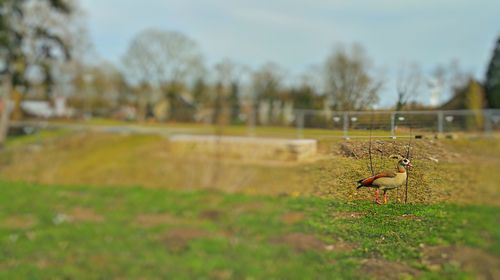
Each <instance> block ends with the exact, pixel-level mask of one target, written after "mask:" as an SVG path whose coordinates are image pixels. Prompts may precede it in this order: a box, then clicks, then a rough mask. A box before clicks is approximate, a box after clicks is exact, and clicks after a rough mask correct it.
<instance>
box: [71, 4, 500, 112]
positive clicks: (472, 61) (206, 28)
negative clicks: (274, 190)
mask: <svg viewBox="0 0 500 280" xmlns="http://www.w3.org/2000/svg"><path fill="white" fill-rule="evenodd" d="M80 2H81V6H82V7H83V9H84V10H85V11H86V13H87V15H88V19H87V23H88V26H89V31H90V35H91V38H92V41H93V43H94V45H95V47H96V50H97V52H98V54H99V55H100V56H101V57H103V58H105V59H108V60H110V61H112V62H115V63H119V62H120V57H121V56H122V55H123V54H124V52H125V50H126V48H127V45H128V42H129V41H130V39H131V38H132V37H133V36H134V35H135V34H136V33H138V32H139V31H141V30H143V29H145V28H149V27H158V28H162V29H166V30H175V31H179V32H182V33H184V34H185V35H187V36H189V37H191V38H192V39H194V40H195V41H197V42H198V44H199V45H200V47H201V49H202V51H203V54H204V56H205V59H206V61H207V64H208V65H212V64H213V63H215V62H217V61H219V60H221V59H222V58H224V57H229V58H231V59H232V60H235V61H237V62H240V63H244V64H247V65H250V66H251V67H253V68H256V67H258V66H259V65H261V64H263V63H265V62H267V61H274V62H276V63H278V64H280V65H281V66H283V67H284V68H285V69H287V70H288V71H289V73H291V74H292V75H295V74H299V73H301V72H303V71H306V69H308V67H309V66H310V65H313V64H319V63H321V62H322V61H324V59H325V57H326V56H327V55H328V53H329V52H330V51H331V49H332V47H333V46H334V44H335V43H347V44H350V43H353V42H358V43H361V44H362V45H363V46H364V47H365V49H366V50H367V53H368V55H369V56H370V57H371V58H372V59H373V61H374V63H375V64H376V65H377V66H378V67H379V69H383V71H385V73H386V76H387V77H388V78H387V79H388V85H387V86H386V89H385V90H384V92H385V93H384V100H382V101H381V104H382V105H386V104H391V103H393V102H392V100H390V97H391V96H393V95H395V93H394V85H393V81H394V78H393V77H394V76H395V72H396V71H397V69H398V65H399V64H400V63H401V62H402V61H415V62H418V63H419V64H420V65H421V66H422V68H424V69H425V70H427V71H429V70H430V69H432V68H434V67H435V66H436V65H437V64H438V63H448V62H450V61H451V60H452V59H454V58H455V59H458V60H459V62H460V65H461V66H462V68H463V69H464V70H466V71H468V72H470V73H473V74H474V75H475V76H476V77H477V78H479V79H482V78H483V76H484V72H485V71H486V66H487V63H488V61H489V59H490V56H491V51H492V48H493V44H494V42H495V41H496V38H497V37H498V36H500V1H499V0H475V1H463V0H455V1H453V0H446V1H445V0H441V1H439V0H416V1H415V0H405V1H401V0H378V1H372V0H351V1H347V0H344V1H341V0H330V1H328V0H247V1H243V0H196V1H194V0H142V1H138V0H105V1H103V0H80Z"/></svg>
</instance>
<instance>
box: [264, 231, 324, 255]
mask: <svg viewBox="0 0 500 280" xmlns="http://www.w3.org/2000/svg"><path fill="white" fill-rule="evenodd" d="M273 242H274V243H277V244H285V245H288V246H290V247H291V248H293V249H294V250H295V251H297V252H305V251H321V250H325V244H324V243H323V241H321V240H319V239H318V238H316V236H314V235H311V234H306V233H300V232H297V233H290V234H287V235H284V236H280V237H277V238H275V239H273Z"/></svg>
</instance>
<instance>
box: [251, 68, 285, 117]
mask: <svg viewBox="0 0 500 280" xmlns="http://www.w3.org/2000/svg"><path fill="white" fill-rule="evenodd" d="M283 77H284V70H283V69H282V68H281V67H280V66H279V65H277V64H275V63H272V62H268V63H266V64H264V65H263V66H262V67H260V68H259V69H258V70H257V71H255V72H254V74H253V84H252V88H253V92H254V96H253V103H254V112H255V113H256V114H257V116H258V121H259V122H260V123H267V122H268V121H270V120H271V121H272V119H273V106H272V102H273V101H275V100H277V99H278V98H279V94H280V91H281V89H282V86H283V85H282V83H283Z"/></svg>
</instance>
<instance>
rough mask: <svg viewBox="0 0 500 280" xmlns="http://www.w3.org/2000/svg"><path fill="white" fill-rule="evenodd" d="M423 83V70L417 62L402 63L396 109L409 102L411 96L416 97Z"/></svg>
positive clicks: (398, 75) (397, 86) (397, 84)
mask: <svg viewBox="0 0 500 280" xmlns="http://www.w3.org/2000/svg"><path fill="white" fill-rule="evenodd" d="M421 85H422V72H421V70H420V67H419V66H418V65H417V64H416V63H411V64H408V63H402V64H401V65H400V67H399V70H398V74H397V80H396V90H397V93H398V99H397V101H396V111H400V110H401V109H403V107H404V106H405V105H406V104H407V103H408V101H409V100H410V98H415V97H416V96H417V95H418V93H419V90H420V86H421Z"/></svg>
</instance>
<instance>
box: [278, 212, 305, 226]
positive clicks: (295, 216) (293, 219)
mask: <svg viewBox="0 0 500 280" xmlns="http://www.w3.org/2000/svg"><path fill="white" fill-rule="evenodd" d="M305 218H306V215H305V214H304V213H302V212H289V213H285V214H283V215H282V216H281V221H282V222H283V223H284V224H287V225H293V224H297V223H300V222H302V221H303V220H305Z"/></svg>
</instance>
